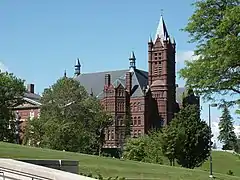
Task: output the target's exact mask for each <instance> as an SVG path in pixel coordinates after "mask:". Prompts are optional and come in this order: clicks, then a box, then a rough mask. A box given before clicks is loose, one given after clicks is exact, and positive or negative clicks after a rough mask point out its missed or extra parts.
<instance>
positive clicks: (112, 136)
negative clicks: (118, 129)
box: [111, 130, 114, 140]
mask: <svg viewBox="0 0 240 180" xmlns="http://www.w3.org/2000/svg"><path fill="white" fill-rule="evenodd" d="M111 139H112V140H114V130H112V135H111Z"/></svg>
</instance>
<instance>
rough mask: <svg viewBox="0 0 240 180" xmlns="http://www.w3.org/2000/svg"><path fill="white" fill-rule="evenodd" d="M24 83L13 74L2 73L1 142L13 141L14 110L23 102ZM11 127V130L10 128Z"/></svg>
mask: <svg viewBox="0 0 240 180" xmlns="http://www.w3.org/2000/svg"><path fill="white" fill-rule="evenodd" d="M25 90H26V89H25V86H24V81H23V80H22V79H19V78H17V77H16V76H14V75H13V74H12V73H7V72H1V71H0V141H8V142H12V141H13V138H14V137H13V135H14V129H15V124H14V123H13V122H11V121H10V120H13V118H14V114H13V108H14V107H16V106H18V105H19V104H21V103H22V102H23V95H24V92H25ZM9 125H10V127H11V128H9Z"/></svg>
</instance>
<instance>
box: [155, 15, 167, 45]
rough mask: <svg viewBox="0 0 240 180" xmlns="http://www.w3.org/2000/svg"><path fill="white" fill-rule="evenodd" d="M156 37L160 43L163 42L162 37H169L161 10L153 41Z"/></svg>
mask: <svg viewBox="0 0 240 180" xmlns="http://www.w3.org/2000/svg"><path fill="white" fill-rule="evenodd" d="M158 37H159V38H160V40H161V42H162V43H163V41H164V39H167V38H168V37H169V35H168V31H167V27H166V24H165V22H164V19H163V15H162V12H161V16H160V20H159V23H158V27H157V31H156V35H155V39H154V41H156V40H157V38H158Z"/></svg>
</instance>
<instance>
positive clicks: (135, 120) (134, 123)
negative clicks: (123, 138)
mask: <svg viewBox="0 0 240 180" xmlns="http://www.w3.org/2000/svg"><path fill="white" fill-rule="evenodd" d="M133 125H134V126H136V125H137V118H136V117H134V122H133Z"/></svg>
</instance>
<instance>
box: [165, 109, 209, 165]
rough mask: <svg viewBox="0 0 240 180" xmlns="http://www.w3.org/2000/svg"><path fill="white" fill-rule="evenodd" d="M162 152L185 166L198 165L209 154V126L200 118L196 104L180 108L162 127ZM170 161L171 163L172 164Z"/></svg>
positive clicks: (171, 160)
mask: <svg viewBox="0 0 240 180" xmlns="http://www.w3.org/2000/svg"><path fill="white" fill-rule="evenodd" d="M161 145H162V149H163V153H164V154H165V156H166V157H168V159H169V160H170V162H172V163H173V162H174V159H176V160H177V162H178V164H180V165H181V166H183V167H186V168H194V167H199V166H200V165H202V163H203V162H204V161H205V160H206V159H207V158H208V156H209V147H210V128H209V127H208V125H207V124H206V122H205V121H202V120H201V119H200V110H199V108H198V107H197V106H196V105H188V106H186V107H184V108H183V109H181V110H180V112H179V113H177V114H176V116H175V117H174V118H173V120H172V121H171V123H170V125H169V126H167V127H165V128H164V129H163V139H162V143H161ZM172 163H171V164H172Z"/></svg>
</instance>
